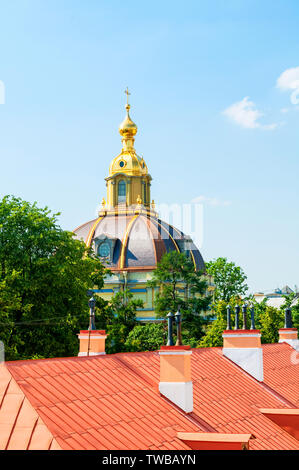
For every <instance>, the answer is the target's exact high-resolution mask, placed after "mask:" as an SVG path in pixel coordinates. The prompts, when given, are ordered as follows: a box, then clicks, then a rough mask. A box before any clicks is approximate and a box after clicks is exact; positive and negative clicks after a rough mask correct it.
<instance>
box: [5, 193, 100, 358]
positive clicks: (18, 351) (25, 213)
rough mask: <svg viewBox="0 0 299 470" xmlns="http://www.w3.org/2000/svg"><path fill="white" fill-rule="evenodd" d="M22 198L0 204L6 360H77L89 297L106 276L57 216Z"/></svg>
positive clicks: (9, 198)
mask: <svg viewBox="0 0 299 470" xmlns="http://www.w3.org/2000/svg"><path fill="white" fill-rule="evenodd" d="M58 215H59V214H52V215H51V213H50V211H49V210H48V208H44V209H40V208H38V207H37V205H36V203H34V204H30V203H29V202H25V201H23V200H21V199H20V198H16V197H13V196H6V197H4V198H3V199H2V200H1V201H0V339H1V340H2V341H3V342H4V344H5V351H6V359H8V360H9V359H27V358H32V357H54V356H68V355H75V354H77V350H78V340H77V336H76V333H77V332H78V330H79V329H80V328H82V327H83V328H86V322H88V304H87V300H88V297H87V291H88V289H89V288H90V287H93V286H96V287H97V288H101V287H102V286H103V283H104V275H105V273H106V270H105V268H104V266H103V265H102V263H101V262H100V261H99V260H98V259H97V258H96V257H95V256H94V255H93V253H92V252H91V250H90V249H88V248H86V246H85V244H84V243H83V242H81V241H79V240H75V239H74V236H73V234H72V233H70V232H67V231H64V230H62V229H61V228H60V227H59V225H58V223H57V216H58Z"/></svg>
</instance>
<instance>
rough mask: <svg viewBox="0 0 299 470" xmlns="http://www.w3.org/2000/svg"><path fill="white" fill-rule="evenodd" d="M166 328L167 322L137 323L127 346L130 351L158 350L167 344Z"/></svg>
mask: <svg viewBox="0 0 299 470" xmlns="http://www.w3.org/2000/svg"><path fill="white" fill-rule="evenodd" d="M166 330H167V327H166V324H165V323H147V324H145V325H136V326H135V327H134V328H133V330H131V332H130V333H129V335H128V338H127V340H126V343H125V344H126V348H127V350H128V351H156V350H157V349H159V348H160V346H161V345H162V344H165V341H166V337H167V331H166Z"/></svg>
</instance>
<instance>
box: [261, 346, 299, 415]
mask: <svg viewBox="0 0 299 470" xmlns="http://www.w3.org/2000/svg"><path fill="white" fill-rule="evenodd" d="M264 382H265V384H267V385H268V386H269V387H271V388H273V389H274V390H275V391H276V392H278V393H279V394H281V395H283V396H284V397H285V398H286V399H287V400H289V402H291V404H292V406H293V407H298V408H299V353H298V352H296V350H295V349H293V348H292V347H291V346H290V345H289V344H287V343H279V344H266V345H264Z"/></svg>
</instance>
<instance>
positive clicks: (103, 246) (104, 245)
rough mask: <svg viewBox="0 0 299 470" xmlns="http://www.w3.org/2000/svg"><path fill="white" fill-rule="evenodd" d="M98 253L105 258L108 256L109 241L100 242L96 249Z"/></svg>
mask: <svg viewBox="0 0 299 470" xmlns="http://www.w3.org/2000/svg"><path fill="white" fill-rule="evenodd" d="M98 255H99V256H100V258H107V257H108V256H110V246H109V243H107V242H103V243H101V245H100V246H99V249H98Z"/></svg>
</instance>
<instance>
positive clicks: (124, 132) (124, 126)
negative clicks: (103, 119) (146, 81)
mask: <svg viewBox="0 0 299 470" xmlns="http://www.w3.org/2000/svg"><path fill="white" fill-rule="evenodd" d="M125 94H126V95H127V104H126V110H127V115H126V117H125V119H124V120H123V122H122V123H121V125H120V126H119V133H120V135H121V136H122V137H123V139H122V142H123V145H124V149H126V150H130V149H133V148H134V147H133V146H134V136H135V135H136V134H137V126H136V124H135V123H134V122H133V121H132V119H131V118H130V114H129V111H130V107H131V106H130V104H129V95H130V94H131V93H130V92H129V89H128V87H127V88H126V90H125Z"/></svg>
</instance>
